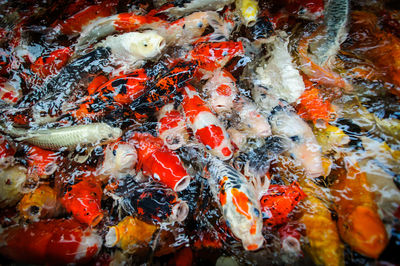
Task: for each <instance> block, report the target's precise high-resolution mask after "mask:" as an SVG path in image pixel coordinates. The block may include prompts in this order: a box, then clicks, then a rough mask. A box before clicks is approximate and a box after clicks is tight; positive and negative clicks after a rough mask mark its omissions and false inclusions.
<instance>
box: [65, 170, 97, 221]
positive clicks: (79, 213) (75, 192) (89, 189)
mask: <svg viewBox="0 0 400 266" xmlns="http://www.w3.org/2000/svg"><path fill="white" fill-rule="evenodd" d="M102 195H103V191H102V189H101V184H100V181H99V180H97V179H96V177H93V176H88V177H87V176H86V177H84V179H83V180H82V181H79V182H78V183H76V184H74V185H67V192H66V193H65V195H64V196H63V197H62V199H61V203H62V204H63V206H64V207H65V209H66V210H67V211H68V212H71V213H72V215H73V216H74V217H75V219H77V220H78V221H79V222H81V223H85V224H88V225H90V226H92V227H94V226H96V225H97V224H98V223H99V222H100V221H101V220H102V219H103V216H104V215H103V213H102V210H101V197H102Z"/></svg>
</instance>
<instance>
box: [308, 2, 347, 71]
mask: <svg viewBox="0 0 400 266" xmlns="http://www.w3.org/2000/svg"><path fill="white" fill-rule="evenodd" d="M349 14H350V1H349V0H329V1H328V3H327V5H326V6H325V10H324V25H325V27H326V29H325V31H326V36H324V40H323V42H322V44H321V45H320V46H319V47H318V48H316V49H314V50H313V51H312V52H313V54H314V56H315V60H316V63H317V64H319V65H321V66H323V65H325V64H326V63H327V62H328V60H329V59H330V58H332V57H334V56H336V54H337V52H338V50H339V49H340V44H341V43H342V42H343V41H344V40H345V39H346V35H347V31H346V26H347V22H348V19H349Z"/></svg>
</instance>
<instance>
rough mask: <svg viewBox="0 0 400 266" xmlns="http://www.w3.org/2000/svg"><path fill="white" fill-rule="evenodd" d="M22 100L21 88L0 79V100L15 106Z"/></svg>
mask: <svg viewBox="0 0 400 266" xmlns="http://www.w3.org/2000/svg"><path fill="white" fill-rule="evenodd" d="M21 98H22V92H21V88H19V86H16V84H15V83H14V82H12V81H8V80H6V79H4V78H2V77H0V100H2V101H4V102H6V103H8V104H15V103H17V102H18V101H19V100H20V99H21Z"/></svg>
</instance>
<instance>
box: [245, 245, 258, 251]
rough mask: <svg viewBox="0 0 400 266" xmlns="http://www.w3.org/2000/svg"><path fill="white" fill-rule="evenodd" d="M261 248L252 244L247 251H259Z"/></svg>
mask: <svg viewBox="0 0 400 266" xmlns="http://www.w3.org/2000/svg"><path fill="white" fill-rule="evenodd" d="M258 248H259V247H258V245H257V244H251V245H248V246H247V250H257V249H258Z"/></svg>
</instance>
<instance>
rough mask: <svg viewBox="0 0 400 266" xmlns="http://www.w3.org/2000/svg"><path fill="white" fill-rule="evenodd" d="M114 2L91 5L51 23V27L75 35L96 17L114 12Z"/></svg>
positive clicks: (106, 15)
mask: <svg viewBox="0 0 400 266" xmlns="http://www.w3.org/2000/svg"><path fill="white" fill-rule="evenodd" d="M115 5H116V3H113V2H108V3H102V4H101V5H92V6H88V7H86V8H84V9H80V11H79V12H77V13H76V14H74V15H72V16H71V17H69V18H67V19H66V20H64V21H62V22H59V21H56V22H55V23H53V25H52V28H54V29H55V30H56V31H60V32H61V33H62V34H65V35H75V34H78V33H80V32H82V30H83V29H84V28H85V27H86V26H88V25H89V24H90V23H91V22H93V21H94V20H96V19H98V18H102V17H108V16H110V15H111V14H112V13H114V6H115Z"/></svg>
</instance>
